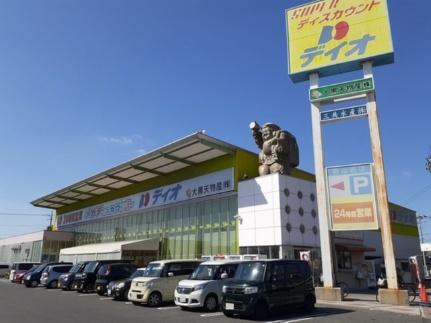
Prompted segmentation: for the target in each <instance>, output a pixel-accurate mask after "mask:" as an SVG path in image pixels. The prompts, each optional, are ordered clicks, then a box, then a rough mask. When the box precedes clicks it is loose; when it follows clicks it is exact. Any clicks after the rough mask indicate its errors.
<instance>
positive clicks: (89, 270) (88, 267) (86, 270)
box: [84, 261, 98, 273]
mask: <svg viewBox="0 0 431 323" xmlns="http://www.w3.org/2000/svg"><path fill="white" fill-rule="evenodd" d="M97 264H98V262H97V261H92V262H89V263H88V264H87V265H85V268H84V273H92V272H94V271H95V270H96V267H97Z"/></svg>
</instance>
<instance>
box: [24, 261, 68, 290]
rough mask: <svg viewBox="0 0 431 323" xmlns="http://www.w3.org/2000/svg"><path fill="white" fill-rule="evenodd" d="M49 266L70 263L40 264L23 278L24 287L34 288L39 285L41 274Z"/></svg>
mask: <svg viewBox="0 0 431 323" xmlns="http://www.w3.org/2000/svg"><path fill="white" fill-rule="evenodd" d="M51 265H72V263H71V262H49V263H44V264H40V265H39V266H37V268H35V269H34V270H32V271H31V272H29V273H27V274H26V275H25V276H24V279H23V281H24V285H25V286H26V287H36V286H38V285H39V284H40V277H41V276H42V272H43V271H44V270H45V268H46V267H48V266H51Z"/></svg>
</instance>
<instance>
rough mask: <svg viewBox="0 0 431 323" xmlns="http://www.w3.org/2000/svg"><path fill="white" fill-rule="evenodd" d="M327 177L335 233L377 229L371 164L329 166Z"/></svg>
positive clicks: (332, 226) (332, 225)
mask: <svg viewBox="0 0 431 323" xmlns="http://www.w3.org/2000/svg"><path fill="white" fill-rule="evenodd" d="M326 176H327V181H326V182H327V185H328V186H327V193H328V194H327V195H328V199H329V203H328V204H329V208H330V217H331V221H330V223H331V229H332V231H338V230H340V231H350V230H377V229H378V228H379V221H378V217H377V211H376V197H375V189H374V180H373V167H372V165H371V164H359V165H348V166H335V167H328V168H327V169H326Z"/></svg>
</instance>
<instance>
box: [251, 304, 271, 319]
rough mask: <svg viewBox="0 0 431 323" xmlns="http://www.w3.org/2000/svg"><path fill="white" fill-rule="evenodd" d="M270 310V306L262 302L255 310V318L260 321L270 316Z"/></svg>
mask: <svg viewBox="0 0 431 323" xmlns="http://www.w3.org/2000/svg"><path fill="white" fill-rule="evenodd" d="M268 313H269V309H268V305H267V304H266V303H265V302H264V301H260V302H258V303H257V304H256V306H255V308H254V313H253V318H254V319H256V320H258V321H260V320H263V319H265V318H266V317H267V316H268Z"/></svg>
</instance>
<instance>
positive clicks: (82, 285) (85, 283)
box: [72, 260, 129, 293]
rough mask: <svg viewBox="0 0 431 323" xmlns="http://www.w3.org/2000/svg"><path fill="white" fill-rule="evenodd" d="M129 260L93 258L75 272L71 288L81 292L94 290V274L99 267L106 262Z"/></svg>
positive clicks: (113, 262) (106, 263)
mask: <svg viewBox="0 0 431 323" xmlns="http://www.w3.org/2000/svg"><path fill="white" fill-rule="evenodd" d="M124 262H129V261H127V260H95V261H90V262H88V263H87V264H86V265H85V267H84V270H83V271H82V272H81V273H76V274H75V281H74V282H73V287H72V289H75V290H77V291H78V293H83V292H93V291H94V290H95V283H96V278H97V277H96V275H97V272H98V271H99V269H100V267H102V266H103V265H108V264H115V263H124Z"/></svg>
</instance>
